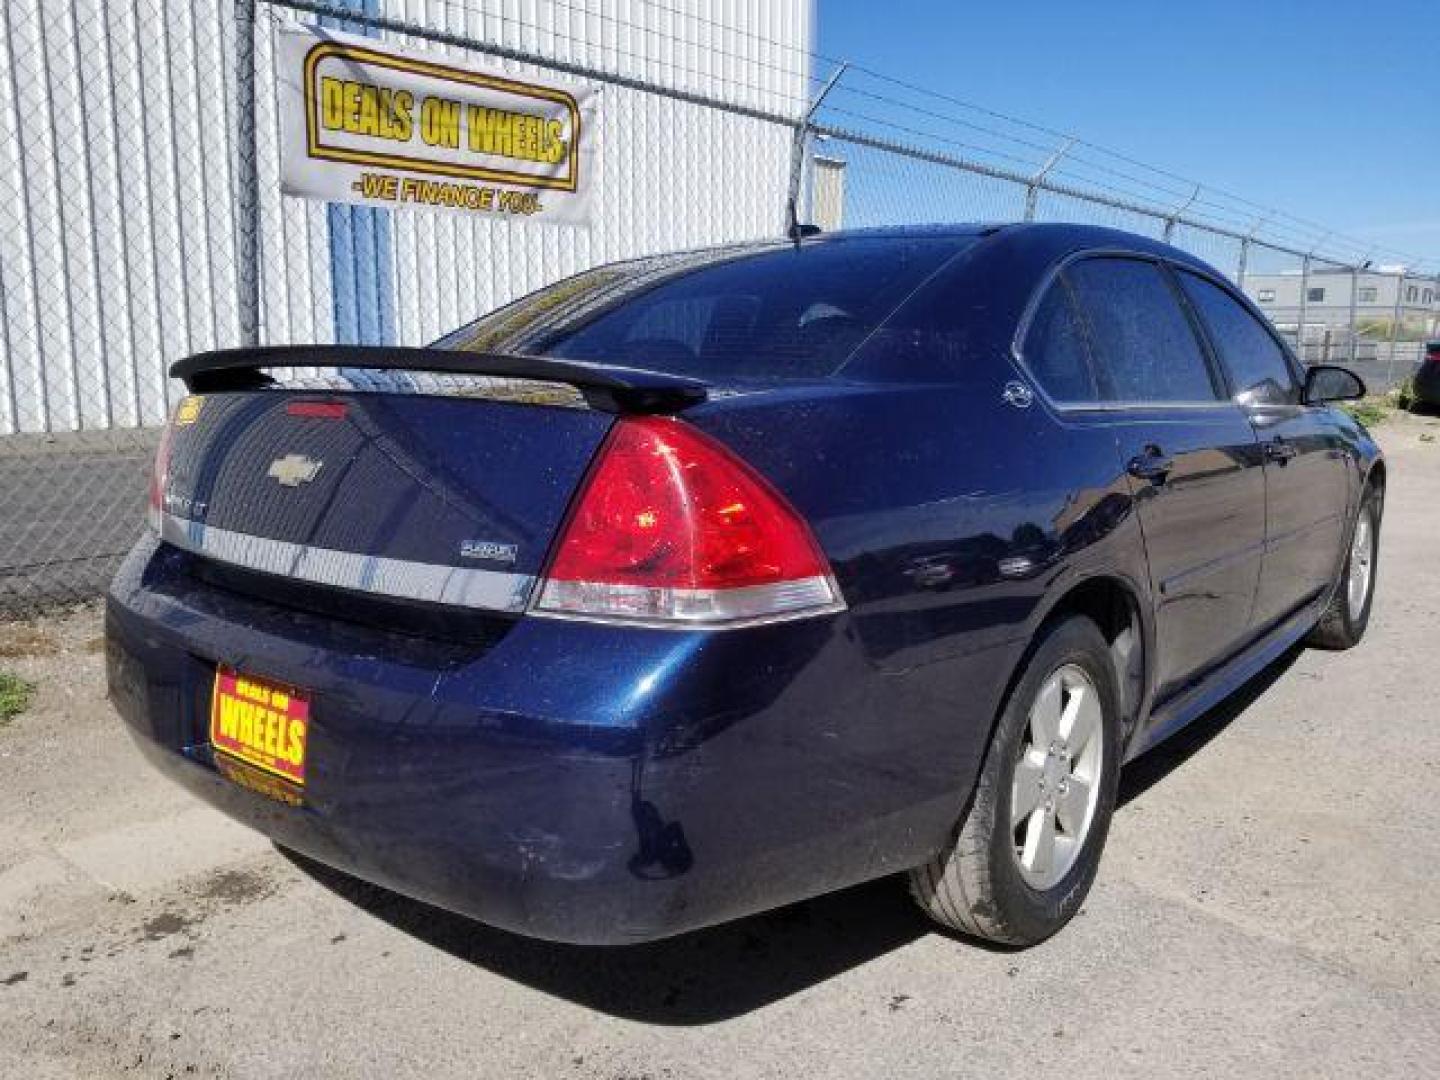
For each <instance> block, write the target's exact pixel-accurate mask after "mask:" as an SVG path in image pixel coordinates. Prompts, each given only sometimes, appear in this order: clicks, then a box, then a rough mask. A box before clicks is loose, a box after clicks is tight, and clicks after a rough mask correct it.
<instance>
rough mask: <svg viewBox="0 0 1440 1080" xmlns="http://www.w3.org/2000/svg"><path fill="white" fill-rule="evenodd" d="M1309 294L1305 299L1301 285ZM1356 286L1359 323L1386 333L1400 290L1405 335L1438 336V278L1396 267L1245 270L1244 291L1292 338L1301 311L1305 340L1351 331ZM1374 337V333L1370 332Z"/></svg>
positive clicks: (1400, 317)
mask: <svg viewBox="0 0 1440 1080" xmlns="http://www.w3.org/2000/svg"><path fill="white" fill-rule="evenodd" d="M1302 281H1303V284H1304V289H1305V295H1304V298H1303V304H1302V298H1301V293H1300V290H1301V284H1302ZM1352 289H1354V290H1355V322H1356V325H1357V327H1361V328H1362V329H1363V327H1364V326H1365V325H1366V324H1370V325H1371V326H1379V327H1383V328H1384V330H1385V334H1384V336H1388V334H1389V327H1390V324H1391V323H1392V322H1393V321H1394V320H1395V317H1396V314H1397V309H1396V297H1397V292H1398V294H1399V309H1398V314H1399V319H1400V328H1401V336H1402V337H1405V336H1425V337H1433V336H1435V335H1437V334H1440V279H1437V278H1433V277H1421V276H1418V275H1413V274H1406V273H1404V272H1403V271H1402V270H1401V269H1400V268H1396V269H1394V270H1390V271H1385V270H1363V271H1361V272H1360V273H1358V274H1351V272H1350V271H1349V270H1339V269H1326V270H1312V271H1310V273H1309V274H1308V275H1306V276H1304V277H1303V279H1302V276H1301V275H1300V273H1299V272H1295V273H1284V274H1247V275H1246V276H1245V292H1246V293H1247V294H1248V295H1249V297H1250V299H1252V300H1254V301H1255V303H1256V304H1257V305H1258V306H1259V307H1260V310H1262V311H1264V312H1265V313H1266V314H1267V315H1269V316H1270V321H1271V322H1273V323H1274V324H1275V326H1276V328H1277V329H1279V330H1280V331H1281V332H1282V333H1284V334H1286V335H1287V336H1288V337H1290V339H1291V340H1292V341H1293V340H1294V336H1295V328H1296V327H1297V326H1298V325H1299V322H1300V317H1301V312H1302V309H1303V312H1304V320H1305V340H1306V342H1307V343H1308V342H1312V341H1314V340H1315V339H1316V338H1318V337H1322V336H1326V331H1338V330H1348V329H1349V326H1350V293H1351V290H1352ZM1371 336H1374V335H1371Z"/></svg>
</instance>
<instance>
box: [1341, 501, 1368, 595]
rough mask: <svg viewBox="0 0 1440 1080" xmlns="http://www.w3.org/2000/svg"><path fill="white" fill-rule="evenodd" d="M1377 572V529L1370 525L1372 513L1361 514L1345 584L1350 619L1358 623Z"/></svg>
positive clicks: (1356, 522) (1351, 544)
mask: <svg viewBox="0 0 1440 1080" xmlns="http://www.w3.org/2000/svg"><path fill="white" fill-rule="evenodd" d="M1374 570H1375V528H1374V526H1373V525H1372V524H1371V523H1370V511H1369V510H1368V509H1366V510H1362V511H1361V512H1360V517H1359V518H1358V519H1356V521H1355V537H1354V539H1352V540H1351V541H1350V574H1349V579H1348V580H1347V581H1346V582H1345V589H1346V597H1345V600H1346V603H1347V604H1348V605H1349V608H1350V619H1351V621H1352V622H1354V621H1357V620H1358V619H1359V618H1360V616H1361V615H1363V614H1364V612H1365V601H1366V600H1367V599H1368V598H1369V596H1370V580H1371V578H1372V576H1373V575H1374Z"/></svg>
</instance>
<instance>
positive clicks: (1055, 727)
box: [1010, 664, 1105, 889]
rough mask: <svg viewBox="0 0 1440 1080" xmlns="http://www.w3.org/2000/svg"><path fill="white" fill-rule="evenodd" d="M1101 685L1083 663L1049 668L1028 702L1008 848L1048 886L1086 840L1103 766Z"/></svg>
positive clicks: (1031, 879)
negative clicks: (1035, 692)
mask: <svg viewBox="0 0 1440 1080" xmlns="http://www.w3.org/2000/svg"><path fill="white" fill-rule="evenodd" d="M1103 727H1104V715H1103V713H1102V711H1101V704H1100V692H1099V690H1097V689H1096V687H1095V683H1094V681H1093V680H1092V679H1091V678H1090V676H1089V675H1088V674H1086V672H1085V669H1084V668H1081V667H1079V666H1078V665H1076V664H1065V665H1063V666H1061V667H1059V668H1056V669H1055V670H1054V671H1053V672H1051V673H1050V677H1049V678H1047V679H1046V680H1045V682H1044V683H1043V684H1042V685H1041V687H1040V692H1039V693H1038V694H1036V695H1035V700H1034V702H1033V703H1032V704H1031V706H1030V715H1029V720H1028V723H1027V725H1026V731H1025V736H1024V738H1023V739H1022V740H1021V745H1020V756H1019V758H1018V759H1017V760H1016V762H1015V778H1014V780H1013V781H1012V783H1011V789H1010V830H1011V834H1012V844H1011V850H1012V851H1013V852H1014V854H1015V862H1016V865H1017V866H1018V867H1019V868H1020V874H1021V876H1022V877H1023V878H1024V879H1025V881H1026V882H1027V883H1028V884H1029V885H1030V886H1031V887H1032V888H1035V889H1049V888H1051V887H1053V886H1054V885H1055V884H1056V883H1057V882H1058V881H1060V880H1061V879H1062V878H1064V877H1065V875H1066V874H1068V873H1069V872H1070V869H1071V867H1073V866H1074V865H1075V860H1076V859H1078V858H1079V857H1080V852H1081V849H1083V848H1084V846H1085V838H1086V837H1087V836H1088V835H1089V833H1090V824H1091V822H1092V821H1093V820H1094V818H1095V805H1096V803H1097V802H1098V801H1099V798H1100V770H1101V768H1102V767H1103V766H1104V756H1105V737H1104V733H1103V731H1102V728H1103Z"/></svg>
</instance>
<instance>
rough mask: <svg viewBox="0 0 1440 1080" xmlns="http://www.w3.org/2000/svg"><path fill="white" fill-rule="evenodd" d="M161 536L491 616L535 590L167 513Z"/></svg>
mask: <svg viewBox="0 0 1440 1080" xmlns="http://www.w3.org/2000/svg"><path fill="white" fill-rule="evenodd" d="M160 538H161V539H162V540H164V541H165V542H166V543H167V544H173V545H174V546H175V547H178V548H181V549H183V550H185V551H189V552H191V553H193V554H195V555H202V556H204V557H206V558H209V559H214V560H216V561H217V562H223V563H229V564H230V565H232V566H242V567H244V568H245V569H247V570H257V571H259V572H260V573H262V574H276V575H279V576H281V577H288V578H294V579H296V580H298V581H307V582H311V583H313V584H316V585H331V586H334V587H335V588H337V589H353V590H355V591H357V592H367V593H374V594H376V595H379V596H393V597H398V598H400V599H403V600H422V601H425V602H427V603H432V604H450V605H453V606H456V607H467V608H479V609H482V610H486V611H505V612H517V613H518V612H522V611H524V610H525V605H526V603H527V602H528V601H529V599H530V593H531V591H532V589H533V588H534V586H535V577H534V575H533V574H515V573H509V572H507V571H503V570H479V569H475V568H472V567H468V566H443V565H441V564H438V563H424V562H413V561H411V560H409V559H391V558H386V557H384V556H380V555H362V554H360V553H358V552H354V551H337V550H335V549H333V548H322V547H314V546H311V545H308V544H296V543H292V542H290V541H288V540H272V539H270V538H269V537H264V536H251V535H249V534H248V533H240V532H232V531H231V530H229V529H218V528H215V527H214V526H211V525H206V524H205V523H204V522H201V521H192V520H190V519H189V518H184V517H180V516H179V515H178V514H169V513H167V514H165V515H164V517H163V518H162V519H161V527H160Z"/></svg>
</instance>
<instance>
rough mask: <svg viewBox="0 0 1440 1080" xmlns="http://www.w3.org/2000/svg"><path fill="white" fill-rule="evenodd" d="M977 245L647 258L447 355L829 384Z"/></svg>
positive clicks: (460, 333) (888, 244)
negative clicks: (942, 271) (909, 302)
mask: <svg viewBox="0 0 1440 1080" xmlns="http://www.w3.org/2000/svg"><path fill="white" fill-rule="evenodd" d="M973 242H974V238H973V237H969V236H948V237H906V238H895V237H886V238H880V237H876V238H863V239H861V238H847V239H844V240H836V241H822V242H819V243H811V244H804V245H802V246H801V247H800V248H798V249H797V248H796V247H795V246H794V245H788V244H787V245H784V246H780V247H768V248H763V249H758V250H757V249H756V248H754V247H748V248H731V249H721V250H716V251H708V252H700V253H693V254H689V255H680V256H666V257H662V258H657V259H644V260H638V261H635V262H629V263H620V264H615V265H612V266H603V267H600V268H598V269H595V270H591V271H587V272H586V273H584V274H580V275H577V276H576V277H573V278H567V279H566V280H564V281H561V282H557V283H556V284H554V285H551V286H549V287H547V288H544V289H541V290H540V291H539V292H535V293H532V294H530V295H529V296H527V297H524V298H523V299H521V300H518V301H516V302H515V303H513V304H510V305H507V306H506V307H503V308H500V309H499V310H497V311H495V312H492V313H491V314H489V315H486V316H484V317H483V318H481V319H478V320H477V321H475V322H473V323H471V324H470V325H469V326H466V327H464V328H463V329H461V330H457V331H456V332H455V333H453V334H451V335H449V336H448V337H446V338H444V339H442V340H441V341H440V342H438V343H437V344H438V345H440V346H441V347H443V348H449V349H470V350H474V351H477V352H493V353H521V354H531V355H543V356H552V357H558V358H562V359H566V360H583V361H588V362H592V363H603V364H616V365H620V366H624V367H636V368H646V369H649V370H651V371H663V372H666V373H669V374H675V375H690V376H694V377H696V378H700V379H704V380H706V381H708V382H727V381H743V380H747V379H764V380H769V379H786V378H814V377H817V376H824V375H830V374H833V373H834V372H836V371H838V370H839V369H840V368H841V367H843V366H844V364H845V362H846V360H847V359H848V358H849V356H850V355H851V353H852V352H854V350H855V348H856V346H858V345H859V344H860V343H861V342H862V341H864V340H865V338H866V337H868V336H869V335H870V333H871V332H872V331H874V330H875V329H876V327H878V326H879V325H880V324H881V323H883V322H884V321H885V319H886V318H887V317H888V316H889V315H890V314H891V313H892V312H893V311H894V310H895V309H896V308H897V307H898V306H899V305H900V304H901V303H902V302H903V301H904V300H905V299H906V298H907V297H908V296H910V294H911V293H913V292H914V291H915V289H916V288H917V287H919V286H920V285H921V284H922V283H923V282H924V281H925V280H926V278H928V277H929V276H930V275H931V274H933V273H934V272H935V271H936V270H938V269H939V268H940V267H941V266H942V265H944V263H945V262H946V261H947V260H948V259H950V258H951V257H952V256H954V255H955V254H956V253H957V252H959V251H961V250H962V249H964V248H965V247H967V246H969V245H970V244H971V243H973Z"/></svg>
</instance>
